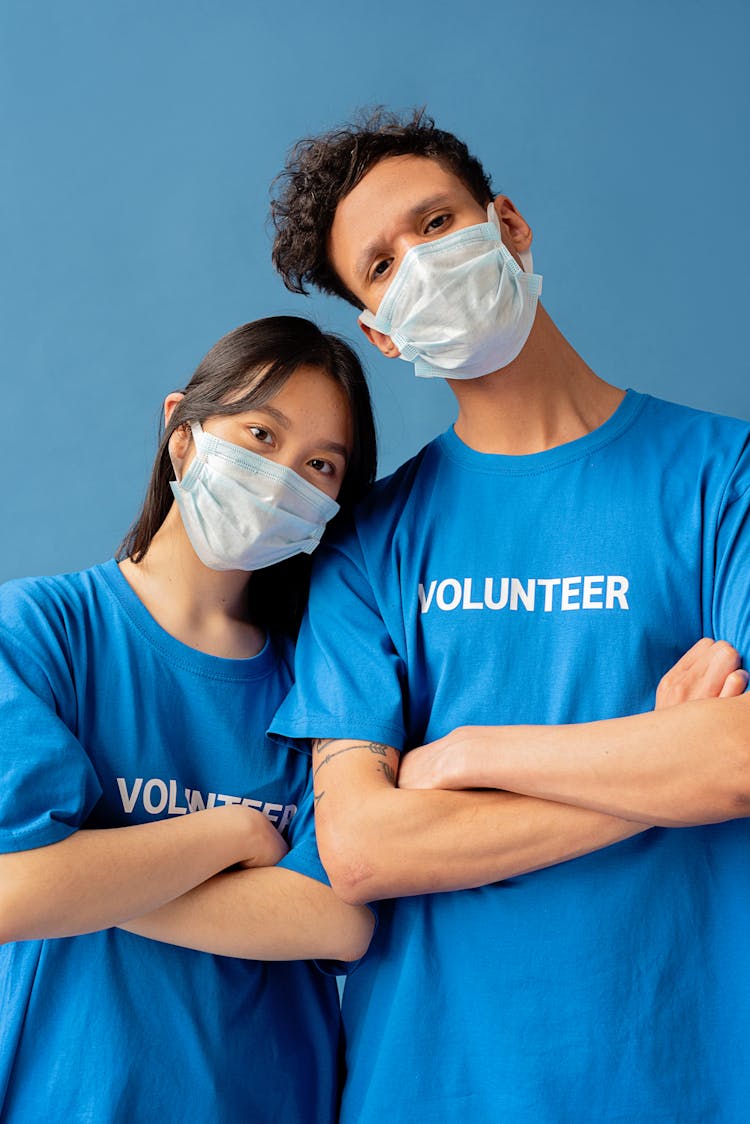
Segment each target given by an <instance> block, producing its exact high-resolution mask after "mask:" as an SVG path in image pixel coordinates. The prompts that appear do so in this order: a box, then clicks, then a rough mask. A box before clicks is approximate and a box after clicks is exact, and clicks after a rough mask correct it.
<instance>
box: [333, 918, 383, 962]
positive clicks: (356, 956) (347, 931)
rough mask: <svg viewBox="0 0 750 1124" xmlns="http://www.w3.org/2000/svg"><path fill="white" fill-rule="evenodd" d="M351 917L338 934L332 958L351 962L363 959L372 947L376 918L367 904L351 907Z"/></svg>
mask: <svg viewBox="0 0 750 1124" xmlns="http://www.w3.org/2000/svg"><path fill="white" fill-rule="evenodd" d="M349 912H350V917H349V918H348V920H347V923H346V925H345V926H342V929H341V931H340V932H339V934H338V936H337V941H336V943H337V946H338V947H337V950H336V952H335V954H334V956H333V957H332V958H331V959H334V960H342V961H344V962H345V963H347V964H350V963H352V962H354V961H356V960H361V959H362V957H363V956H364V955H365V953H366V952H367V950H368V948H369V947H370V941H371V940H372V934H373V930H374V928H375V918H374V916H373V913H372V910H369V909H368V908H367V907H366V906H359V907H357V908H352V909H350V911H349Z"/></svg>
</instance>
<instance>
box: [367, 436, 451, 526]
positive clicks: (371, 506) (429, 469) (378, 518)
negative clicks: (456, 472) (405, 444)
mask: <svg viewBox="0 0 750 1124" xmlns="http://www.w3.org/2000/svg"><path fill="white" fill-rule="evenodd" d="M440 445H441V437H440V436H438V437H435V438H434V439H433V440H432V441H430V442H429V443H428V444H427V445H425V446H423V448H421V449H420V450H419V452H418V453H415V455H414V456H413V457H409V459H408V460H407V461H404V463H403V464H401V465H399V467H398V468H397V469H395V470H394V471H393V472H391V473H389V474H388V475H387V476H383V477H381V478H380V479H379V480H377V481H376V482H375V484H373V486H372V488H371V489H370V491H369V492H368V493H367V495H366V496H365V498H364V499H363V500H361V501H360V503H359V504H358V505H357V507H356V508H355V511H354V521H355V523H356V524H357V526H358V527H359V528H363V527H366V526H367V525H368V524H369V523H370V522H374V523H377V525H378V526H379V527H381V529H382V526H383V521H384V520H387V519H388V516H389V514H395V515H396V516H400V515H402V514H403V512H404V508H405V506H406V505H407V504H408V503H409V501H410V499H411V498H412V496H413V495H414V493H415V491H417V490H418V489H419V488H420V487H422V486H423V484H424V482H425V481H426V480H428V479H431V478H432V476H433V474H434V471H435V462H436V459H437V458H439V457H440Z"/></svg>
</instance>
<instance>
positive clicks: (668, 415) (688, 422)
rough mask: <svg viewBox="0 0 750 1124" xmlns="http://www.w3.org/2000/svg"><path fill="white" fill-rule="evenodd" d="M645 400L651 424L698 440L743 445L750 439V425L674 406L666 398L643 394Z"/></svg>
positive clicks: (690, 408)
mask: <svg viewBox="0 0 750 1124" xmlns="http://www.w3.org/2000/svg"><path fill="white" fill-rule="evenodd" d="M642 397H643V399H644V400H645V405H646V409H645V410H644V418H645V419H646V420H647V421H648V422H652V423H653V422H655V423H656V424H658V425H660V426H664V425H667V426H670V427H674V428H676V429H679V430H682V431H683V432H684V433H685V434H688V435H690V434H693V435H695V436H696V437H697V436H699V435H702V434H711V435H712V436H720V437H721V438H723V439H724V440H725V441H726V442H727V443H731V444H737V443H738V442H739V443H742V442H743V441H747V440H748V438H750V421H744V420H743V419H742V418H735V417H730V416H729V415H727V414H718V413H714V412H713V411H710V410H702V409H698V408H697V407H695V406H686V405H683V404H682V403H679V402H671V401H669V400H668V399H665V398H656V397H654V396H653V395H649V394H644V395H642Z"/></svg>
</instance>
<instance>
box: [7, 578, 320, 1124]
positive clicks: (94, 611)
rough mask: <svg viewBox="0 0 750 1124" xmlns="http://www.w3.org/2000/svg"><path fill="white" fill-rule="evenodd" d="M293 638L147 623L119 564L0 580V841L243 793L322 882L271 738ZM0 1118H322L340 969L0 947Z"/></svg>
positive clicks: (301, 791)
mask: <svg viewBox="0 0 750 1124" xmlns="http://www.w3.org/2000/svg"><path fill="white" fill-rule="evenodd" d="M290 660H291V651H290V646H289V645H287V644H286V643H284V642H283V641H279V640H275V639H272V640H269V641H268V642H267V644H266V646H265V647H264V648H263V650H262V651H261V652H260V653H259V654H258V655H257V656H255V657H254V658H252V659H244V660H241V659H221V658H219V657H216V656H210V655H207V654H205V653H203V652H198V651H196V650H194V649H192V648H190V647H188V646H186V645H185V644H182V643H180V642H179V641H178V640H176V639H174V637H172V636H170V635H169V634H168V633H167V632H165V631H164V630H163V629H162V628H160V627H159V625H157V623H156V622H155V621H154V619H153V618H152V617H151V615H150V614H149V613H148V612H147V610H146V609H145V607H144V606H143V604H142V603H141V601H140V600H139V599H138V597H137V596H136V595H135V593H134V592H133V591H132V589H131V588H130V586H129V585H128V583H127V582H126V581H125V579H124V578H123V576H122V574H121V572H120V569H119V567H118V566H117V564H116V563H115V562H113V561H111V562H108V563H106V564H105V565H103V566H96V567H94V568H93V569H91V570H87V571H84V572H83V573H79V574H69V575H64V576H61V577H55V578H40V579H35V580H24V581H18V582H10V583H8V584H7V585H5V586H3V587H2V588H0V731H1V736H0V761H1V763H2V777H3V784H2V788H1V789H0V850H2V851H4V852H8V851H20V850H26V849H29V848H33V847H40V846H44V845H45V844H49V843H55V842H57V841H59V840H61V839H64V838H65V837H66V836H68V835H69V834H70V833H71V832H73V831H75V830H76V829H77V828H79V827H90V828H93V827H96V828H103V827H120V826H127V825H128V824H136V823H148V822H150V821H152V820H154V819H161V818H164V817H167V816H176V815H186V814H189V813H190V812H191V811H194V810H198V809H201V808H204V807H212V806H213V805H215V804H222V803H228V802H233V803H236V802H238V801H241V802H243V803H246V804H249V805H250V806H251V807H254V808H258V809H260V810H261V811H262V812H263V813H265V814H266V815H267V816H269V817H270V818H271V819H272V821H273V822H274V823H276V824H277V826H278V827H279V829H280V830H281V831H282V833H283V834H284V836H285V838H286V839H287V841H288V843H289V846H290V850H289V852H288V854H287V855H286V857H285V858H284V859H283V861H282V863H281V864H280V865H282V866H284V867H287V868H289V869H291V870H295V871H298V872H300V873H302V874H305V875H308V876H310V877H312V878H316V879H318V880H322V881H326V876H325V873H324V871H323V869H322V867H321V866H320V861H319V859H318V855H317V848H316V845H315V837H314V828H313V820H312V792H311V783H310V769H309V757H308V756H307V755H305V754H303V753H300V752H298V751H297V750H296V749H294V748H290V747H289V746H284V745H277V744H274V743H272V742H270V741H269V740H268V739H267V738H266V737H265V727H266V726H267V725H268V718H269V715H271V714H273V712H274V710H275V708H276V707H277V706H278V705H279V703H280V701H281V700H282V698H283V697H284V695H285V693H286V692H287V690H288V689H289V685H290V683H291V678H292V676H291V670H290ZM0 1010H2V1020H1V1022H0V1118H2V1120H3V1121H4V1122H7V1124H15V1122H18V1124H37V1122H39V1124H41V1122H44V1124H49V1122H50V1121H83V1120H85V1121H88V1122H90V1124H117V1122H119V1121H123V1122H125V1121H128V1122H131V1121H132V1122H138V1124H141V1122H146V1121H152V1120H153V1121H158V1122H159V1124H163V1122H164V1121H169V1120H178V1119H180V1120H181V1119H189V1120H195V1121H199V1122H205V1124H208V1122H211V1124H213V1122H215V1121H221V1122H222V1124H233V1122H237V1124H239V1122H240V1121H241V1122H243V1124H247V1122H249V1121H259V1122H265V1121H270V1120H273V1121H281V1122H284V1124H300V1122H301V1121H307V1122H309V1124H320V1122H321V1121H332V1120H333V1118H334V1114H335V1100H336V1096H337V1092H336V1085H337V1072H336V1054H337V1045H338V1034H339V1012H338V997H337V992H336V985H335V982H334V981H333V979H330V978H328V977H326V976H324V975H323V974H322V973H321V972H319V971H317V969H315V968H314V967H313V966H311V965H310V964H308V963H301V962H300V963H261V962H257V961H247V960H239V959H233V958H230V957H221V956H211V955H208V954H207V953H202V952H194V951H192V950H188V949H182V948H177V947H172V946H171V945H167V944H160V943H158V942H156V941H150V940H146V939H144V938H142V937H138V936H134V935H132V934H130V933H126V932H122V931H120V930H118V929H109V930H106V931H103V932H99V933H92V934H90V935H85V936H78V937H71V938H65V939H58V940H41V941H24V942H18V943H15V944H8V945H5V946H4V947H2V948H0Z"/></svg>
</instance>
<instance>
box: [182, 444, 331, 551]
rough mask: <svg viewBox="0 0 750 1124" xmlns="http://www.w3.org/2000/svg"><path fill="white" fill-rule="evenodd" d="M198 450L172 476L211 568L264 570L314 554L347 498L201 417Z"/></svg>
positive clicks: (196, 544) (188, 525) (189, 528)
mask: <svg viewBox="0 0 750 1124" xmlns="http://www.w3.org/2000/svg"><path fill="white" fill-rule="evenodd" d="M190 428H191V430H192V432H193V439H194V441H195V456H194V457H193V460H192V461H191V463H190V466H189V468H188V470H187V472H186V473H185V475H184V477H183V478H182V480H173V481H172V482H171V484H170V486H171V488H172V492H173V493H174V498H175V500H176V502H177V507H178V508H179V511H180V515H181V516H182V522H183V524H184V526H185V530H186V532H187V535H188V538H189V539H190V542H191V544H192V546H193V549H194V550H195V553H196V554H197V555H198V557H199V558H200V560H201V562H203V564H204V565H206V566H208V567H209V569H211V570H260V569H262V568H263V567H264V566H271V565H273V563H274V562H280V561H281V560H282V559H283V558H290V557H291V556H292V555H293V554H312V552H313V550H315V547H316V546H317V545H318V543H319V542H320V538H321V536H322V534H323V531H324V530H325V526H326V523H327V522H328V520H329V519H332V518H333V516H334V515H335V514H336V512H337V511H338V510H339V505H338V504H337V503H336V502H335V500H332V499H331V498H330V496H327V495H325V493H324V492H321V491H320V489H319V488H316V487H315V486H314V485H313V484H309V483H308V482H307V481H306V480H303V479H302V477H301V476H298V475H297V473H296V472H294V471H293V470H292V469H291V468H287V467H286V466H285V465H280V464H276V463H275V462H274V461H271V460H267V459H266V457H261V456H260V455H259V454H258V453H253V452H251V451H250V450H249V449H243V448H242V447H241V446H240V445H233V444H231V442H229V441H224V440H222V438H220V437H215V436H214V435H213V434H212V433H205V432H204V430H203V428H202V426H201V425H200V424H199V423H198V422H192V423H191V425H190Z"/></svg>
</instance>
